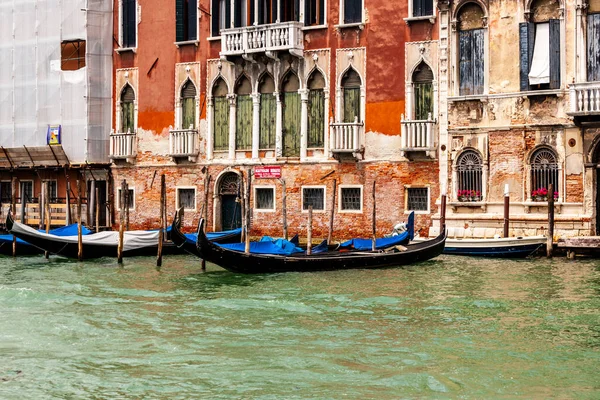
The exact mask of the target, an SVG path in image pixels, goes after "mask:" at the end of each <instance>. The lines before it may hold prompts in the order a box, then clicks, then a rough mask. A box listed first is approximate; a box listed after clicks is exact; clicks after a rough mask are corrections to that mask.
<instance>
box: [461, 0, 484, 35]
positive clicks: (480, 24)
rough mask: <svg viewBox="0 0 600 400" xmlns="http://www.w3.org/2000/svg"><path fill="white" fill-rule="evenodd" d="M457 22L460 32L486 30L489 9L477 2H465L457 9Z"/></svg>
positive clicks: (473, 0) (472, 0) (474, 0)
mask: <svg viewBox="0 0 600 400" xmlns="http://www.w3.org/2000/svg"><path fill="white" fill-rule="evenodd" d="M455 20H456V22H457V29H458V30H459V31H466V30H471V29H481V28H485V27H486V25H487V22H486V20H487V7H486V6H485V5H484V4H482V2H480V1H477V0H471V1H467V2H464V3H462V4H461V5H460V6H458V7H457V8H456V13H455Z"/></svg>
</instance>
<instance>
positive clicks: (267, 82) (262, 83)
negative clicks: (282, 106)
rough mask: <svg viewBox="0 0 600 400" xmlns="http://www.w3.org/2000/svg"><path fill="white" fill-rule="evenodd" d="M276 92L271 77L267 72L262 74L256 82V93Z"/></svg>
mask: <svg viewBox="0 0 600 400" xmlns="http://www.w3.org/2000/svg"><path fill="white" fill-rule="evenodd" d="M276 90H277V87H276V86H275V79H273V76H272V75H271V74H270V73H268V72H263V73H262V74H261V75H260V77H259V78H258V80H257V81H256V91H257V92H258V93H275V91H276Z"/></svg>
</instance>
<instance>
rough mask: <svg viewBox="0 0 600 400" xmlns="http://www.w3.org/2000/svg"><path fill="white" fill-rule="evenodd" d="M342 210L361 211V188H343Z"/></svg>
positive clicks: (341, 196)
mask: <svg viewBox="0 0 600 400" xmlns="http://www.w3.org/2000/svg"><path fill="white" fill-rule="evenodd" d="M340 198H341V209H342V211H360V209H361V188H341V195H340Z"/></svg>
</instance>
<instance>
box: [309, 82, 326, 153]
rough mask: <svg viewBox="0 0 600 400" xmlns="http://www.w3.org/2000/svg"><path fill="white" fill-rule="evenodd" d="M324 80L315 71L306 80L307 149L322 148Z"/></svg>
mask: <svg viewBox="0 0 600 400" xmlns="http://www.w3.org/2000/svg"><path fill="white" fill-rule="evenodd" d="M324 88H325V78H323V75H322V74H321V73H320V72H319V71H317V70H315V71H314V72H313V73H312V74H311V75H310V77H309V78H308V90H309V91H308V147H313V148H314V147H323V141H324V130H325V92H324V91H323V89H324Z"/></svg>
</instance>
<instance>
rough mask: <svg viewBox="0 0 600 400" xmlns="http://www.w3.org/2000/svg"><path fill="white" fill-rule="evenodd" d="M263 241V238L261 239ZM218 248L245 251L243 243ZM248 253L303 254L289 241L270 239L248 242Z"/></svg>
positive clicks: (223, 245) (302, 251) (222, 245)
mask: <svg viewBox="0 0 600 400" xmlns="http://www.w3.org/2000/svg"><path fill="white" fill-rule="evenodd" d="M263 239H264V238H263ZM218 245H219V246H221V247H223V248H225V249H228V250H234V251H241V252H243V251H245V249H246V244H245V243H230V244H218ZM250 253H252V254H276V255H281V256H289V255H290V254H296V253H304V250H302V249H301V248H300V247H298V246H296V245H294V244H293V243H292V242H290V241H289V240H285V239H275V240H273V239H271V240H268V239H267V240H264V241H263V240H261V241H260V242H250Z"/></svg>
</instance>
